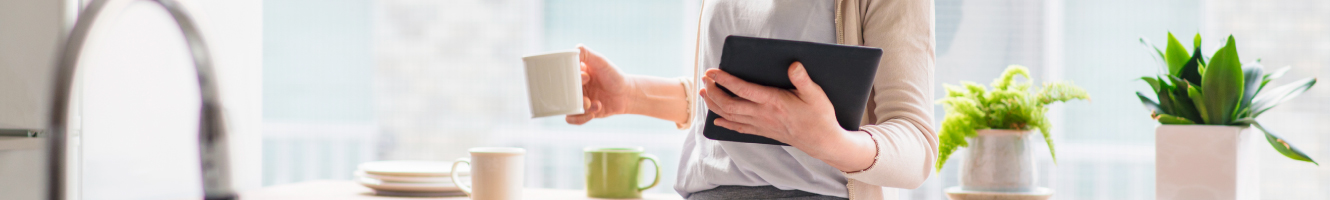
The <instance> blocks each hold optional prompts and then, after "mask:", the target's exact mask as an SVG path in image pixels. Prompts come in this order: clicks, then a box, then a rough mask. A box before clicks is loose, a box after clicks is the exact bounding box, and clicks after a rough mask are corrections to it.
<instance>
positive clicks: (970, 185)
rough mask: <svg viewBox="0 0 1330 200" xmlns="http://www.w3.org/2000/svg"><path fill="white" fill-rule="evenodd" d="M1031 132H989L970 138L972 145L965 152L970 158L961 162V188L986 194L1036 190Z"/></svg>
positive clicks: (988, 130)
mask: <svg viewBox="0 0 1330 200" xmlns="http://www.w3.org/2000/svg"><path fill="white" fill-rule="evenodd" d="M1030 133H1031V131H1017V130H996V129H985V130H979V131H978V135H977V136H975V137H972V138H968V139H966V140H968V142H969V143H970V146H969V147H967V148H966V149H965V151H966V152H967V153H968V155H966V156H965V158H964V159H961V168H960V184H961V187H960V189H961V190H964V191H983V192H1031V191H1033V190H1035V189H1036V188H1035V182H1034V180H1035V176H1036V175H1035V165H1034V158H1033V151H1032V150H1031V149H1030V147H1031V145H1030V141H1029V135H1030Z"/></svg>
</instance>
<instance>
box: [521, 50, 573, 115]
mask: <svg viewBox="0 0 1330 200" xmlns="http://www.w3.org/2000/svg"><path fill="white" fill-rule="evenodd" d="M579 54H580V52H579V51H577V50H568V51H558V52H553V53H546V54H540V55H532V56H526V57H522V62H523V63H525V65H526V86H527V87H526V88H527V93H528V94H529V95H530V97H531V115H532V117H548V116H556V115H571V114H582V112H584V111H583V110H582V106H583V105H582V75H581V74H582V64H581V60H579V56H580V55H579Z"/></svg>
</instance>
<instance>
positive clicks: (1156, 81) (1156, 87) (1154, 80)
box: [1141, 76, 1160, 92]
mask: <svg viewBox="0 0 1330 200" xmlns="http://www.w3.org/2000/svg"><path fill="white" fill-rule="evenodd" d="M1141 80H1144V81H1145V83H1149V84H1150V88H1152V89H1154V91H1155V92H1159V89H1160V88H1159V79H1157V78H1155V77H1149V76H1142V77H1141Z"/></svg>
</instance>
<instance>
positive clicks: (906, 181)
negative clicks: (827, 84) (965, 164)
mask: <svg viewBox="0 0 1330 200" xmlns="http://www.w3.org/2000/svg"><path fill="white" fill-rule="evenodd" d="M860 3H861V5H858V6H859V8H860V11H861V12H860V13H858V14H859V17H860V18H859V19H860V20H859V23H858V24H856V25H858V26H860V27H861V28H862V36H861V37H859V38H855V39H861V40H862V41H854V43H860V44H861V45H864V46H871V47H877V48H881V49H882V51H883V52H882V60H881V61H880V63H879V64H878V70H877V75H876V79H875V81H874V83H873V90H872V93H871V98H872V99H871V101H869V103H868V107H867V112H868V113H866V114H865V118H864V124H866V125H863V126H862V127H860V130H863V131H866V132H868V133H869V134H870V135H871V136H872V138H873V141H874V142H876V144H877V160H876V161H875V162H874V163H873V165H872V166H870V167H869V168H868V169H866V170H863V171H859V172H852V173H846V177H847V178H850V179H854V180H858V181H862V182H864V183H868V184H872V185H878V186H884V187H894V188H917V187H919V185H921V184H923V182H924V180H926V179H928V176H929V175H931V174H932V169H933V165H934V163H935V162H936V159H937V146H938V138H937V133H936V131H935V130H934V128H933V122H932V121H933V119H932V115H933V65H934V54H933V24H932V23H933V9H932V1H931V0H884V1H863V2H860Z"/></svg>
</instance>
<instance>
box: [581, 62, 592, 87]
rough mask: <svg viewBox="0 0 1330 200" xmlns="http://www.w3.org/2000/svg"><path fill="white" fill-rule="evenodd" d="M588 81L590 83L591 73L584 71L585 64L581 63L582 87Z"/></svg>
mask: <svg viewBox="0 0 1330 200" xmlns="http://www.w3.org/2000/svg"><path fill="white" fill-rule="evenodd" d="M588 83H591V74H589V73H587V72H586V64H582V87H586V85H587V84H588Z"/></svg>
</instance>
